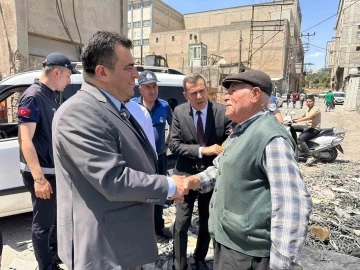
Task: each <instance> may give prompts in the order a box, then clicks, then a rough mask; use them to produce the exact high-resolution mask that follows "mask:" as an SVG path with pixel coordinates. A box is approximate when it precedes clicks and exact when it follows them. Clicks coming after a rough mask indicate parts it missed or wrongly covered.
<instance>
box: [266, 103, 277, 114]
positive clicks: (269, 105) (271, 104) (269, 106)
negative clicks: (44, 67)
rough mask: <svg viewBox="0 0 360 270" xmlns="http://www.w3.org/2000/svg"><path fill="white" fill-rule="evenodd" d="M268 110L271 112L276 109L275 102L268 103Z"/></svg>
mask: <svg viewBox="0 0 360 270" xmlns="http://www.w3.org/2000/svg"><path fill="white" fill-rule="evenodd" d="M268 109H269V111H271V112H273V111H275V110H276V104H275V103H269V104H268Z"/></svg>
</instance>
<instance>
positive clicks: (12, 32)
mask: <svg viewBox="0 0 360 270" xmlns="http://www.w3.org/2000/svg"><path fill="white" fill-rule="evenodd" d="M62 5H63V11H64V15H65V20H66V24H67V27H68V29H69V32H70V35H71V37H72V39H73V41H74V42H75V43H76V44H80V37H79V34H78V32H77V29H76V25H75V20H74V15H73V8H72V1H71V0H63V1H62ZM75 13H76V19H77V23H78V27H79V32H80V34H81V39H82V43H85V42H86V41H87V40H88V39H89V38H90V36H92V35H93V34H94V33H95V32H96V31H98V30H107V31H114V32H118V33H122V34H125V35H127V0H107V1H106V2H105V1H104V2H99V1H97V0H76V1H75ZM0 33H1V35H2V36H3V37H4V38H2V39H0V47H1V48H4V50H1V52H0V57H1V59H2V61H1V63H0V72H2V73H3V74H5V75H6V76H8V75H11V74H14V73H17V72H20V71H22V70H25V69H28V68H32V67H30V66H29V57H30V56H36V57H42V58H43V57H45V56H46V55H47V54H48V53H49V50H51V48H54V49H56V51H59V52H63V53H65V54H67V53H70V55H75V56H77V57H73V56H72V57H71V58H72V60H78V59H79V50H77V49H75V47H74V45H73V44H72V42H71V41H70V38H69V37H68V36H67V34H66V32H65V30H64V27H63V25H62V23H61V21H60V19H59V17H58V14H57V11H56V1H49V0H1V1H0ZM37 38H41V42H40V41H39V39H37ZM70 48H71V49H70ZM74 58H76V59H74ZM3 59H4V60H3ZM33 68H39V66H36V67H33ZM3 77H4V76H3Z"/></svg>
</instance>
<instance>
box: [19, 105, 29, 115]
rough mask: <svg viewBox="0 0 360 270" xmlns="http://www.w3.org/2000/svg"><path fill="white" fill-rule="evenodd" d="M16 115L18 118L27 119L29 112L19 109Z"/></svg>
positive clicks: (25, 109)
mask: <svg viewBox="0 0 360 270" xmlns="http://www.w3.org/2000/svg"><path fill="white" fill-rule="evenodd" d="M18 115H19V116H23V117H29V115H30V110H29V109H27V108H22V107H20V108H19V110H18Z"/></svg>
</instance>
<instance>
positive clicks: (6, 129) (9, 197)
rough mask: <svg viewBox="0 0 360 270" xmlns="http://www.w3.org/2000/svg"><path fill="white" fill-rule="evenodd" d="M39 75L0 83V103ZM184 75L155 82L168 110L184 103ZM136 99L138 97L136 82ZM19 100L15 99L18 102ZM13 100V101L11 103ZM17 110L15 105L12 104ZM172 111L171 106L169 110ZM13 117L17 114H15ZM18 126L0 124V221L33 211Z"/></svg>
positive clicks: (62, 96) (74, 80) (73, 88)
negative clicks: (5, 217)
mask: <svg viewBox="0 0 360 270" xmlns="http://www.w3.org/2000/svg"><path fill="white" fill-rule="evenodd" d="M40 76H41V71H40V70H38V71H29V72H25V73H20V74H16V75H14V76H12V77H8V78H6V79H4V80H3V81H1V82H0V103H1V102H2V101H4V100H8V102H9V103H11V102H10V101H11V97H12V96H14V95H15V94H16V93H18V94H19V95H21V94H22V93H23V92H24V91H25V90H26V89H27V88H28V87H29V86H30V85H31V84H32V83H33V82H34V80H35V79H38V78H40ZM184 77H185V76H184V75H178V74H169V73H163V72H160V73H158V74H157V78H158V80H159V81H160V82H159V83H158V85H159V98H161V99H164V100H167V101H169V103H170V106H172V105H174V104H175V105H174V106H176V105H177V104H182V103H184V102H186V99H185V98H184V95H183V86H182V82H183V79H184ZM82 82H83V77H82V75H81V74H74V75H71V84H69V85H68V86H67V87H66V88H65V90H64V92H61V93H59V95H58V97H57V98H58V101H59V102H60V104H61V103H63V102H66V100H67V99H68V98H70V97H71V96H72V95H74V94H75V93H76V92H77V91H78V90H79V89H80V87H81V84H82ZM134 91H135V95H134V96H140V93H139V89H138V83H137V81H136V86H135V89H134ZM17 99H18V98H17ZM14 100H16V99H13V100H12V101H14ZM15 106H16V107H17V104H15ZM172 107H173V106H172ZM15 114H16V113H15ZM17 136H18V123H17V122H12V121H10V122H9V121H8V117H7V118H6V121H5V122H1V123H0V172H1V173H0V217H4V216H10V215H15V214H20V213H25V212H30V211H32V205H31V199H30V193H29V192H27V189H26V188H25V186H24V184H23V181H22V177H21V175H20V161H19V144H18V138H17ZM175 161H176V157H175V156H174V155H172V154H171V152H170V151H169V152H168V168H169V172H171V169H172V168H173V166H174V165H175ZM171 166H172V167H171Z"/></svg>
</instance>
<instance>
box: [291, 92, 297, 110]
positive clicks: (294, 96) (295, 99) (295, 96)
mask: <svg viewBox="0 0 360 270" xmlns="http://www.w3.org/2000/svg"><path fill="white" fill-rule="evenodd" d="M297 98H298V96H297V94H296V92H293V93H292V94H291V101H292V104H293V108H294V109H295V107H296V101H297Z"/></svg>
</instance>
